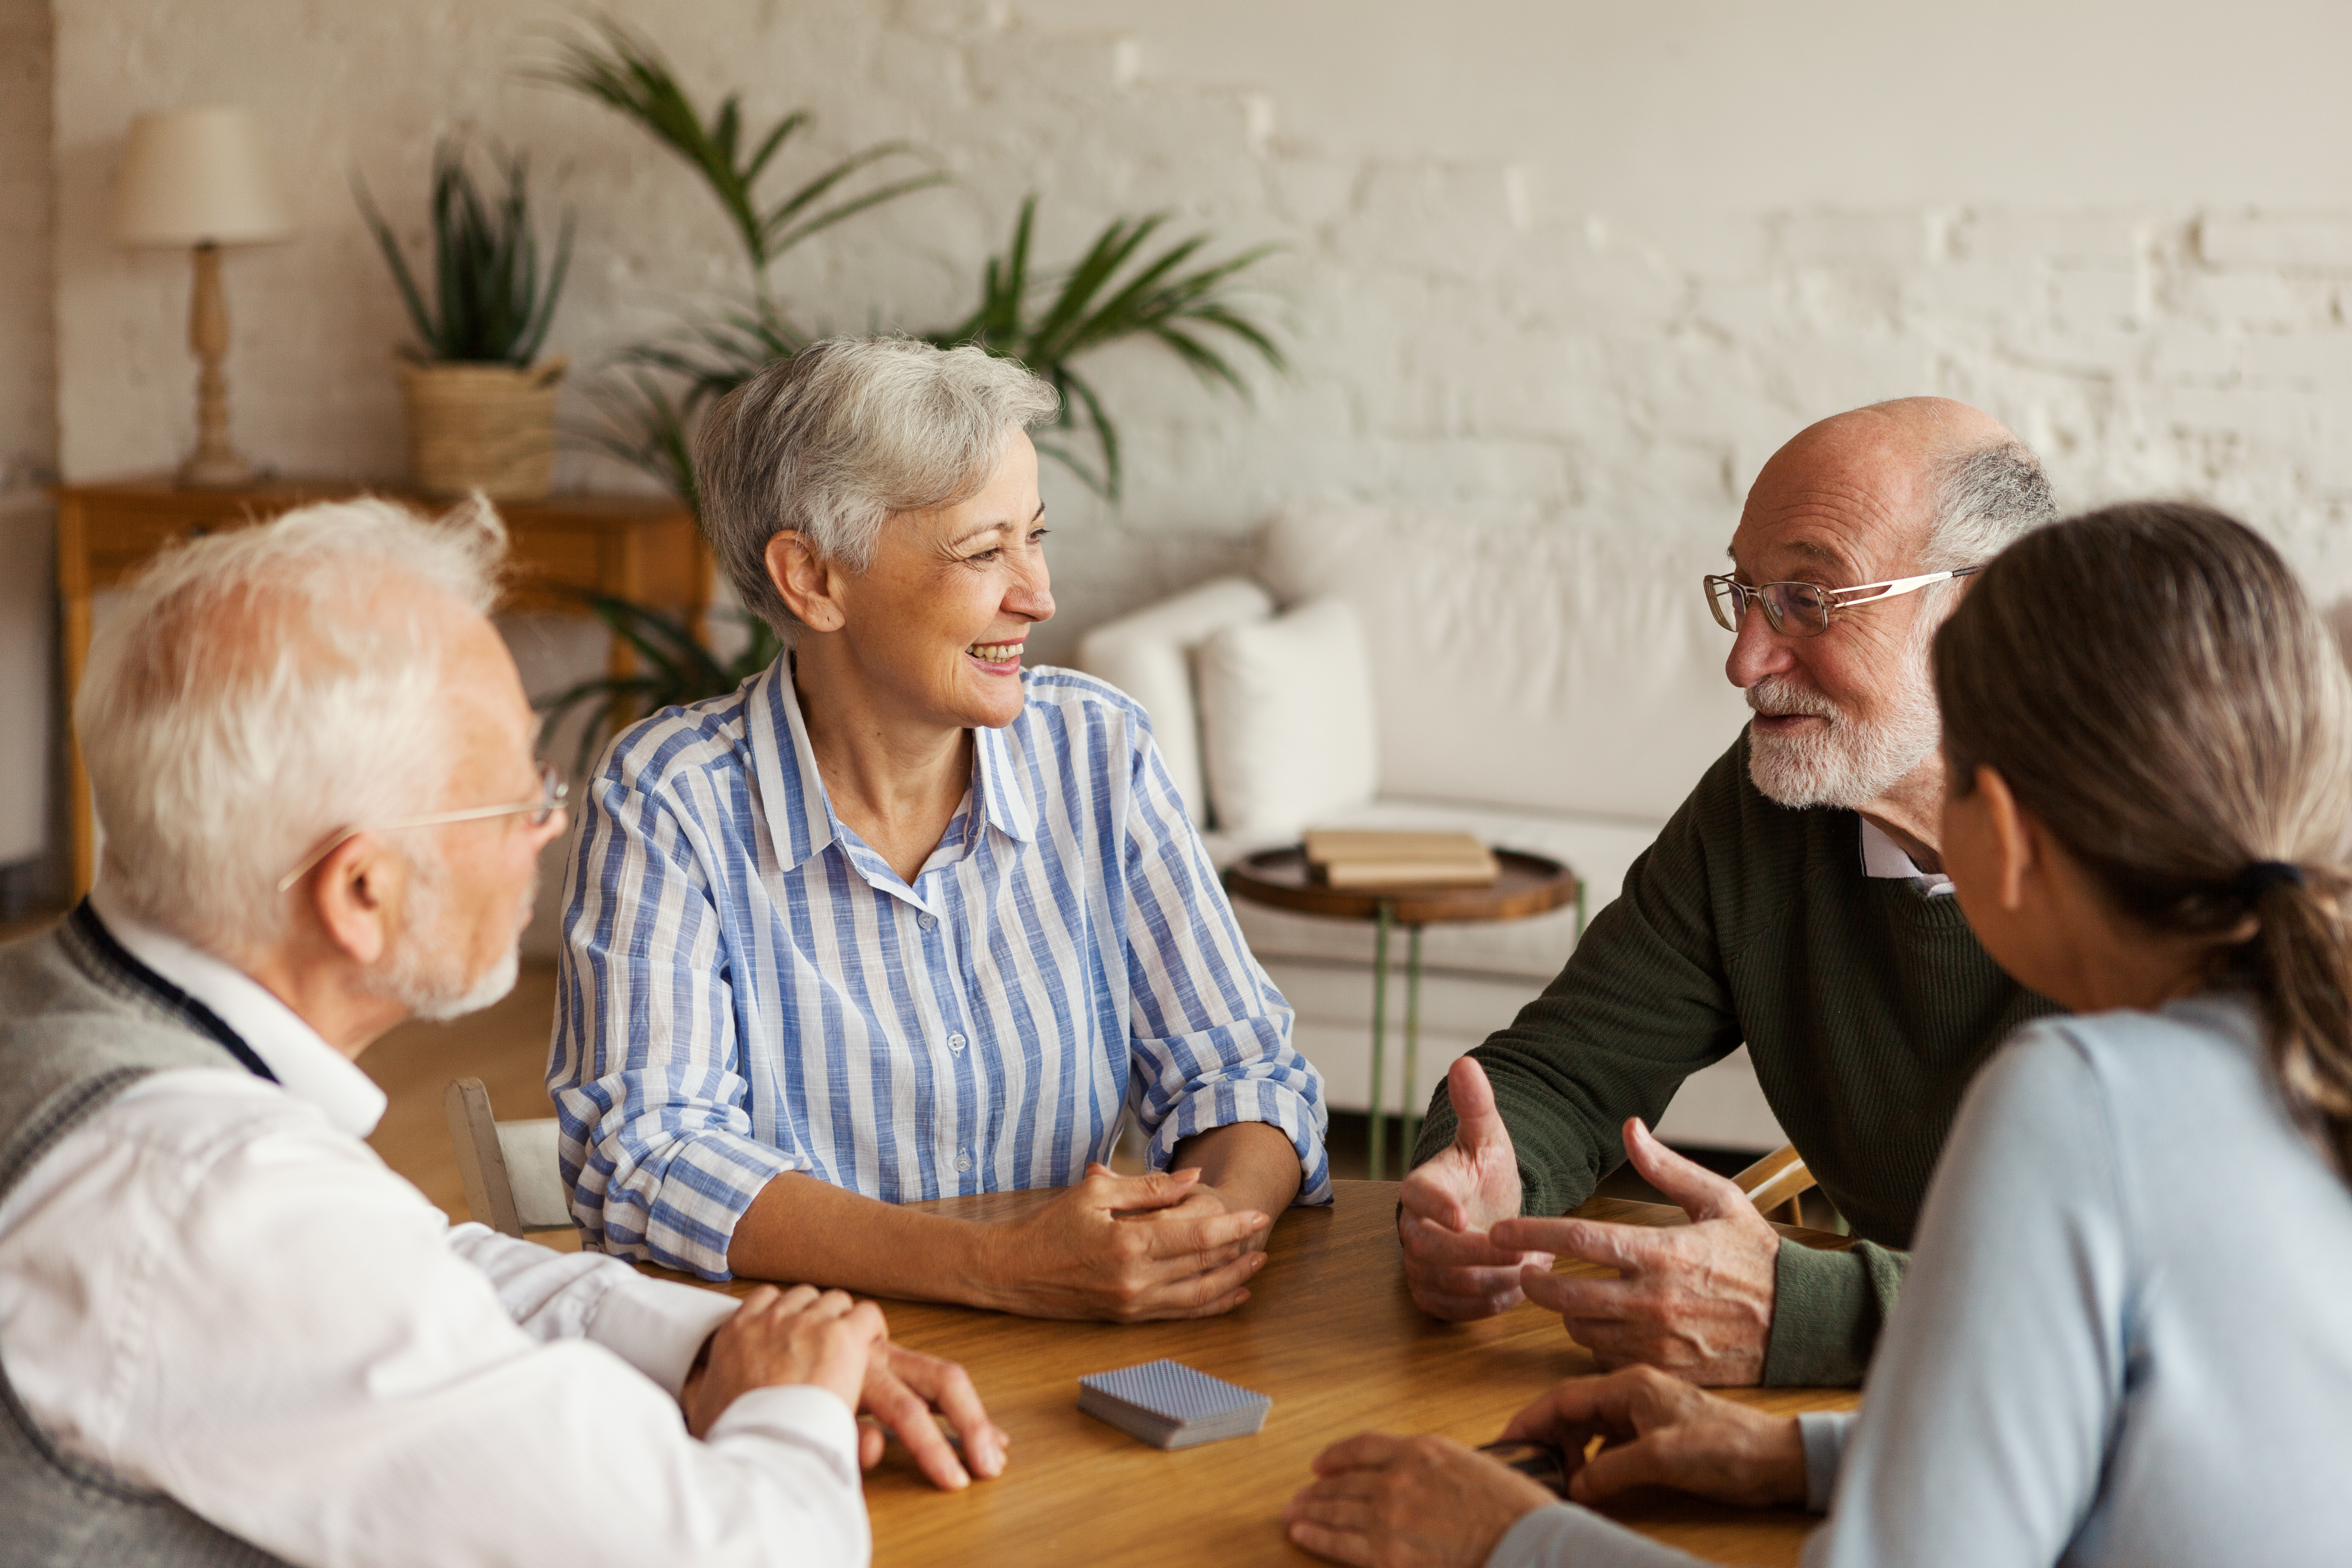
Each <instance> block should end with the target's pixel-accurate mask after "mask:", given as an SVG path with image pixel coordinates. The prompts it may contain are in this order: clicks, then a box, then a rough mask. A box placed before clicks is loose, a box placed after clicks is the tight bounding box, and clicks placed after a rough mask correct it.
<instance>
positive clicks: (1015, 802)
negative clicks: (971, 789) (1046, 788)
mask: <svg viewBox="0 0 2352 1568" xmlns="http://www.w3.org/2000/svg"><path fill="white" fill-rule="evenodd" d="M1021 679H1023V680H1024V681H1026V680H1027V679H1029V672H1028V671H1027V670H1025V669H1024V670H1023V671H1022V672H1021ZM1021 711H1022V713H1023V714H1024V715H1026V714H1027V712H1028V711H1029V708H1028V704H1027V703H1026V702H1024V703H1023V704H1022V709H1021ZM1020 722H1021V721H1020V720H1019V719H1015V720H1013V724H1018V723H1020ZM1013 724H1008V725H1006V726H1005V727H1004V728H1003V729H1002V730H974V731H972V735H973V737H974V743H973V746H972V750H973V752H976V753H977V754H978V755H979V758H980V799H981V809H982V813H983V814H984V815H985V816H987V818H988V825H989V826H991V827H993V828H995V829H996V830H997V831H998V832H999V833H1002V834H1003V835H1005V836H1006V837H1010V838H1016V839H1019V840H1020V841H1021V842H1022V843H1024V844H1026V843H1029V842H1030V841H1031V840H1033V839H1034V838H1035V837H1037V803H1036V802H1035V801H1034V800H1033V799H1031V798H1030V795H1029V783H1030V781H1029V778H1028V775H1027V774H1026V773H1024V772H1023V771H1022V768H1021V765H1020V763H1018V762H1017V761H1015V760H1014V758H1013V741H1012V732H1013Z"/></svg>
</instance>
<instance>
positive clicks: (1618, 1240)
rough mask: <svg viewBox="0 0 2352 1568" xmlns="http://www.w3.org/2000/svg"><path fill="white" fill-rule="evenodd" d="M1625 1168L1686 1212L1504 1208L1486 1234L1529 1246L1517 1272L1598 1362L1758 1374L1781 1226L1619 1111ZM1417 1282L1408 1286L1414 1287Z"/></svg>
mask: <svg viewBox="0 0 2352 1568" xmlns="http://www.w3.org/2000/svg"><path fill="white" fill-rule="evenodd" d="M1625 1152H1626V1153H1627V1154H1628V1155H1629V1156H1631V1157H1632V1159H1633V1168H1634V1169H1635V1170H1637V1171H1639V1172H1640V1173H1642V1176H1643V1179H1644V1180H1645V1181H1647V1182H1648V1183H1649V1184H1651V1185H1652V1186H1654V1187H1655V1188H1657V1189H1658V1191H1660V1192H1662V1193H1664V1194H1666V1196H1668V1197H1670V1198H1672V1199H1674V1200H1675V1202H1676V1203H1678V1204H1680V1205H1682V1207H1683V1212H1684V1213H1685V1214H1687V1215H1690V1218H1691V1223H1690V1224H1688V1225H1686V1226H1675V1227H1674V1228H1672V1229H1667V1230H1654V1229H1651V1228H1649V1227H1647V1226H1631V1225H1606V1224H1602V1223H1601V1222H1598V1221H1595V1220H1585V1219H1506V1220H1502V1221H1498V1222H1497V1223H1496V1225H1495V1226H1494V1227H1493V1230H1492V1238H1491V1243H1490V1244H1491V1245H1492V1246H1493V1247H1496V1248H1497V1249H1507V1248H1511V1247H1520V1248H1525V1249H1527V1250H1528V1252H1529V1253H1530V1254H1531V1255H1532V1256H1533V1257H1541V1258H1543V1261H1542V1263H1541V1264H1540V1265H1538V1264H1536V1263H1534V1262H1533V1261H1532V1260H1531V1261H1530V1262H1529V1264H1528V1267H1527V1268H1523V1269H1522V1270H1521V1271H1520V1276H1519V1283H1520V1285H1521V1287H1522V1288H1523V1289H1525V1290H1526V1292H1527V1295H1528V1299H1529V1300H1533V1301H1535V1302H1537V1303H1538V1305H1540V1306H1544V1307H1548V1308H1549V1309H1550V1310H1553V1311H1555V1312H1558V1313H1559V1315H1560V1319H1561V1321H1563V1322H1564V1323H1565V1324H1566V1325H1567V1327H1568V1331H1569V1333H1570V1335H1571V1336H1572V1337H1573V1338H1574V1339H1575V1341H1576V1342H1577V1343H1579V1344H1580V1345H1582V1346H1583V1347H1584V1348H1585V1349H1587V1350H1589V1351H1591V1352H1592V1356H1593V1359H1594V1360H1595V1361H1597V1362H1599V1363H1601V1366H1602V1367H1603V1368H1604V1369H1607V1368H1615V1367H1622V1366H1632V1365H1635V1364H1637V1363H1638V1364H1643V1365H1648V1366H1654V1367H1660V1368H1663V1369H1664V1370H1665V1371H1667V1372H1671V1373H1675V1374H1676V1375H1677V1376H1679V1377H1683V1378H1685V1379H1687V1380H1688V1381H1690V1382H1692V1383H1696V1384H1708V1385H1711V1386H1714V1387H1718V1388H1728V1387H1744V1386H1747V1385H1749V1384H1756V1383H1759V1382H1761V1381H1762V1380H1763V1375H1764V1354H1765V1352H1766V1350H1767V1349H1768V1348H1769V1345H1770V1343H1771V1339H1772V1306H1773V1296H1774V1291H1775V1289H1776V1285H1777V1281H1778V1279H1779V1268H1780V1233H1779V1232H1777V1231H1775V1230H1774V1229H1773V1228H1772V1226H1770V1224H1769V1223H1768V1222H1767V1221H1766V1220H1765V1218H1764V1216H1763V1215H1760V1214H1759V1213H1757V1212H1756V1205H1754V1204H1751V1203H1749V1202H1748V1196H1747V1194H1744V1193H1742V1192H1741V1191H1740V1190H1739V1189H1738V1187H1736V1186H1734V1185H1733V1184H1731V1183H1730V1182H1728V1181H1727V1180H1725V1179H1724V1178H1723V1177H1721V1176H1718V1175H1717V1174H1716V1173H1714V1172H1712V1171H1709V1170H1707V1169H1706V1168H1705V1167H1704V1166H1700V1165H1695V1164H1693V1163H1691V1162H1690V1161H1688V1160H1685V1159H1684V1158H1683V1157H1682V1156H1681V1155H1679V1154H1677V1153H1675V1152H1674V1151H1673V1150H1671V1149H1669V1148H1667V1147H1666V1146H1665V1145H1664V1144H1663V1143H1661V1142H1658V1141H1657V1140H1656V1139H1655V1138H1654V1137H1652V1136H1651V1134H1650V1130H1649V1129H1648V1128H1647V1127H1644V1126H1643V1124H1642V1121H1641V1118H1639V1117H1629V1118H1627V1119H1626V1122H1625ZM1538 1248H1543V1249H1547V1250H1548V1251H1549V1253H1550V1254H1552V1255H1554V1256H1557V1257H1561V1258H1581V1259H1583V1260H1584V1261H1585V1262H1588V1263H1598V1264H1601V1265H1602V1266H1604V1267H1606V1268H1614V1269H1616V1270H1617V1272H1618V1276H1619V1277H1618V1278H1617V1279H1578V1278H1576V1277H1574V1276H1571V1275H1566V1274H1554V1273H1552V1272H1551V1258H1549V1257H1544V1255H1543V1253H1542V1252H1538V1251H1537V1249H1538ZM1417 1298H1418V1292H1416V1299H1417Z"/></svg>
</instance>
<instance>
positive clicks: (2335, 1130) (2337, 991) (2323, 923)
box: [2245, 862, 2352, 1179]
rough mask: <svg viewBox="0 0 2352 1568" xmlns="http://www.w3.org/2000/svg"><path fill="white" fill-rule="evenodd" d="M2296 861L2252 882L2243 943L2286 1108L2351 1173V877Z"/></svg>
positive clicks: (2338, 1165) (2342, 1169)
mask: <svg viewBox="0 0 2352 1568" xmlns="http://www.w3.org/2000/svg"><path fill="white" fill-rule="evenodd" d="M2261 864H2264V863H2261V862H2258V863H2257V865H2258V866H2259V865H2261ZM2249 869H2250V870H2252V869H2253V868H2249ZM2295 869H2296V870H2297V871H2298V872H2299V873H2300V874H2299V875H2297V876H2295V877H2294V878H2291V879H2290V878H2283V877H2281V878H2269V879H2264V881H2265V883H2266V885H2264V886H2262V887H2259V888H2253V889H2249V891H2251V892H2252V893H2253V895H2254V896H2253V897H2252V899H2250V900H2248V902H2249V905H2250V907H2251V908H2252V912H2253V913H2254V915H2255V918H2256V919H2258V920H2259V921H2261V922H2262V927H2261V929H2260V930H2259V931H2256V932H2255V933H2254V936H2253V938H2252V941H2251V942H2248V943H2247V944H2246V947H2247V950H2248V951H2247V952H2246V955H2245V956H2246V960H2247V967H2248V968H2250V969H2251V970H2252V973H2251V974H2250V975H2249V976H2248V978H2249V979H2251V980H2252V982H2253V984H2254V986H2255V989H2256V990H2257V992H2258V993H2259V994H2260V996H2261V1000H2262V1012H2263V1024H2264V1025H2265V1029H2264V1033H2265V1034H2266V1035H2267V1036H2268V1037H2269V1039H2268V1045H2269V1054H2270V1065H2271V1074H2272V1077H2273V1079H2276V1081H2277V1083H2278V1086H2279V1092H2280V1093H2281V1094H2282V1095H2284V1097H2285V1100H2286V1103H2287V1109H2288V1110H2289V1111H2290V1112H2291V1113H2292V1114H2293V1115H2294V1118H2295V1120H2296V1121H2300V1122H2302V1123H2303V1124H2304V1125H2305V1126H2306V1127H2308V1128H2309V1129H2310V1130H2311V1131H2312V1132H2313V1133H2314V1134H2315V1136H2316V1137H2318V1139H2319V1140H2320V1142H2322V1143H2323V1144H2324V1145H2325V1146H2326V1149H2327V1151H2328V1152H2329V1153H2330V1154H2332V1155H2334V1156H2335V1160H2336V1171H2337V1172H2338V1173H2340V1174H2342V1175H2344V1176H2346V1177H2347V1179H2352V933H2347V931H2346V929H2345V912H2346V910H2345V895H2346V893H2347V891H2352V882H2347V879H2345V878H2344V877H2343V876H2342V875H2340V874H2339V873H2336V872H2335V871H2328V870H2321V869H2319V868H2295Z"/></svg>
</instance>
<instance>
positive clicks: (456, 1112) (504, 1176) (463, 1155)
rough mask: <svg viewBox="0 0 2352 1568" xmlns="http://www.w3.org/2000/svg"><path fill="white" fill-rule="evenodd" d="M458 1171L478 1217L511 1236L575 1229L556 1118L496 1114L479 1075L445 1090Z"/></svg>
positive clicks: (469, 1202)
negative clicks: (559, 1160)
mask: <svg viewBox="0 0 2352 1568" xmlns="http://www.w3.org/2000/svg"><path fill="white" fill-rule="evenodd" d="M441 1103H442V1107H443V1109H444V1110H446V1111H447V1112H448V1114H449V1140H450V1142H453V1143H455V1144H456V1145H457V1172H458V1174H459V1175H461V1176H463V1177H464V1178H465V1183H466V1202H467V1204H468V1205H471V1207H472V1208H473V1211H474V1217H475V1218H476V1219H478V1220H479V1221H481V1222H482V1223H483V1224H484V1225H487V1226H489V1227H490V1228H491V1229H492V1230H496V1231H501V1232H503V1233H505V1234H506V1235H508V1236H527V1235H529V1234H530V1232H532V1231H537V1230H569V1229H571V1228H572V1207H571V1205H570V1203H569V1202H568V1201H567V1200H566V1196H565V1194H564V1191H563V1173H562V1168H561V1167H560V1166H559V1165H558V1163H557V1162H556V1121H555V1118H553V1117H552V1116H546V1117H539V1118H535V1119H533V1120H531V1121H497V1120H496V1119H494V1118H493V1117H492V1116H491V1115H490V1094H489V1090H488V1089H484V1088H483V1087H482V1080H481V1079H478V1078H461V1079H455V1080H453V1081H452V1082H451V1083H450V1085H449V1088H448V1090H447V1091H446V1093H445V1094H444V1095H443V1096H442V1100H441Z"/></svg>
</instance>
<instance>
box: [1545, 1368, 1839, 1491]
mask: <svg viewBox="0 0 2352 1568" xmlns="http://www.w3.org/2000/svg"><path fill="white" fill-rule="evenodd" d="M1595 1437H1598V1438H1600V1439H1601V1441H1602V1443H1603V1444H1604V1445H1606V1447H1602V1448H1601V1452H1600V1453H1599V1454H1597V1455H1595V1456H1594V1457H1593V1458H1591V1460H1590V1461H1587V1462H1585V1463H1584V1464H1583V1466H1582V1468H1575V1467H1576V1466H1577V1465H1578V1462H1579V1460H1580V1458H1582V1456H1583V1453H1584V1450H1585V1448H1586V1447H1587V1446H1588V1445H1590V1444H1591V1441H1592V1439H1593V1438H1595ZM1502 1440H1503V1441H1505V1442H1507V1443H1508V1442H1521V1443H1549V1444H1550V1445H1551V1446H1552V1447H1555V1448H1558V1449H1559V1450H1560V1451H1561V1452H1562V1453H1564V1454H1566V1455H1567V1456H1568V1462H1569V1465H1570V1475H1569V1482H1568V1495H1569V1496H1570V1497H1572V1498H1574V1499H1575V1500H1577V1501H1578V1502H1583V1503H1591V1502H1599V1501H1600V1500H1601V1499H1603V1498H1609V1497H1614V1496H1616V1495H1617V1494H1618V1493H1619V1492H1622V1491H1624V1490H1626V1489H1628V1488H1632V1487H1643V1486H1650V1487H1673V1488H1674V1489H1676V1490H1677V1491H1686V1492H1696V1493H1697V1494H1698V1495H1699V1496H1701V1497H1710V1498H1714V1499H1716V1500H1718V1501H1721V1502H1728V1503H1738V1504H1741V1505H1744V1506H1746V1507H1750V1508H1760V1507H1763V1506H1765V1505H1766V1504H1768V1503H1778V1502H1799V1503H1801V1502H1803V1501H1804V1500H1805V1496H1806V1493H1805V1446H1804V1439H1803V1438H1802V1436H1801V1435H1800V1434H1799V1432H1798V1430H1797V1423H1796V1421H1795V1420H1794V1419H1793V1418H1791V1417H1790V1416H1786V1415H1766V1414H1764V1412H1762V1411H1760V1410H1750V1409H1749V1408H1748V1406H1746V1405H1735V1404H1733V1403H1732V1402H1731V1401H1730V1400H1728V1399H1725V1398H1722V1397H1720V1396H1718V1395H1716V1394H1706V1393H1703V1392H1701V1391H1700V1390H1698V1389H1696V1388H1693V1387H1692V1386H1691V1385H1690V1384H1687V1383H1685V1382H1683V1381H1682V1380H1681V1379H1680V1378H1675V1377H1669V1376H1667V1375H1666V1374H1665V1373H1663V1372H1658V1371H1655V1370H1654V1369H1653V1368H1650V1367H1646V1366H1636V1367H1628V1368H1627V1369H1625V1370H1624V1371H1622V1372H1613V1373H1610V1374H1609V1375H1608V1376H1606V1377H1573V1378H1570V1379H1569V1380H1568V1381H1567V1382H1566V1383H1563V1384H1559V1386H1558V1387H1557V1388H1554V1389H1553V1390H1552V1391H1551V1392H1550V1393H1549V1394H1545V1395H1544V1396H1543V1397H1542V1398H1541V1399H1538V1400H1537V1401H1536V1402H1535V1403H1534V1404H1533V1405H1528V1407H1527V1408H1526V1409H1525V1410H1522V1411H1520V1412H1519V1413H1518V1414H1517V1415H1514V1416H1513V1417H1511V1424H1510V1425H1509V1426H1506V1427H1505V1428H1503V1438H1502Z"/></svg>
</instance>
